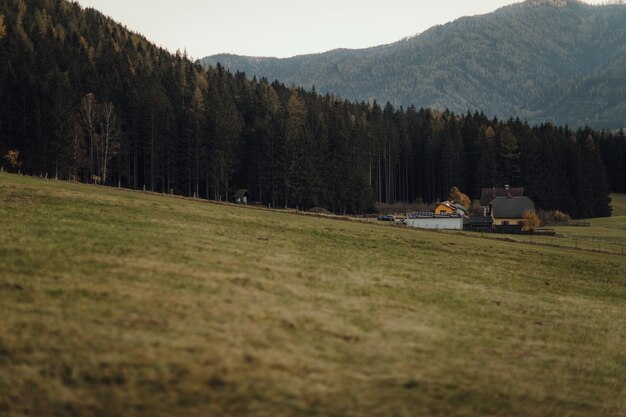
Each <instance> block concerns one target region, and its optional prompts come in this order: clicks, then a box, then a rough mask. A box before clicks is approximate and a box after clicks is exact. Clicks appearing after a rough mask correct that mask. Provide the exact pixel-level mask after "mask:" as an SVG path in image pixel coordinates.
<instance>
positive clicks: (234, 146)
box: [0, 0, 626, 217]
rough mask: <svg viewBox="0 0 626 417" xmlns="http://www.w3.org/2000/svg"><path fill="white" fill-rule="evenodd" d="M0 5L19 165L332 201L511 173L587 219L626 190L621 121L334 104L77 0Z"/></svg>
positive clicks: (172, 188) (5, 91) (475, 190)
mask: <svg viewBox="0 0 626 417" xmlns="http://www.w3.org/2000/svg"><path fill="white" fill-rule="evenodd" d="M0 4H1V5H2V7H1V8H0V13H1V14H2V15H3V18H2V20H0V23H2V22H3V24H0V28H4V29H3V32H4V33H3V32H0V34H3V35H4V36H3V37H2V39H0V62H2V64H1V65H0V95H1V97H2V98H3V100H1V101H0V153H2V155H5V154H6V153H7V152H9V151H16V152H19V158H20V163H21V164H23V165H22V166H21V171H22V172H26V173H32V174H48V175H50V176H55V177H58V178H65V179H74V180H78V181H82V182H97V183H101V184H106V185H120V186H123V187H128V188H134V189H141V188H145V189H147V190H151V191H155V192H163V193H175V194H180V195H185V196H195V197H198V198H206V199H214V200H228V199H229V198H231V196H232V193H233V192H234V191H236V190H237V189H239V188H246V189H248V190H249V192H250V193H251V195H252V199H253V200H255V201H258V202H259V203H261V204H264V205H270V206H273V207H297V208H299V209H309V208H312V207H324V208H326V209H329V210H331V211H333V212H336V213H346V212H349V213H363V212H367V211H370V210H372V208H373V206H374V204H375V203H376V202H385V203H395V202H399V201H415V200H418V199H420V200H422V201H427V202H430V201H436V200H438V199H444V198H445V197H446V196H447V195H448V192H449V190H450V189H451V188H452V187H453V186H458V187H459V188H460V189H461V190H463V191H464V192H466V193H467V194H470V195H471V196H477V195H479V194H480V189H481V188H482V187H492V186H502V185H504V184H509V185H511V186H522V187H524V188H526V190H527V195H529V196H530V197H531V198H533V199H534V200H535V202H536V203H537V205H538V206H539V207H542V208H545V209H559V210H562V211H566V212H567V213H569V214H571V215H572V216H574V217H594V216H604V215H608V214H609V213H610V208H609V202H610V200H609V193H610V187H609V184H610V186H612V187H613V190H614V191H623V187H624V186H625V181H624V179H625V171H624V164H621V163H620V162H619V161H620V160H619V158H622V159H621V160H623V158H624V155H625V152H626V145H625V143H626V142H625V140H624V135H623V132H620V133H619V134H614V133H610V132H596V131H593V130H591V129H578V130H575V131H574V130H571V129H569V128H567V127H558V126H554V125H551V124H544V125H541V126H529V125H528V124H527V123H525V122H522V121H520V120H513V119H511V120H508V121H500V120H497V119H489V118H487V117H486V116H485V115H484V114H482V113H480V112H474V113H469V112H468V113H467V114H464V115H456V114H454V113H451V112H449V111H435V110H430V109H417V108H415V107H414V106H410V107H408V108H402V107H400V108H395V107H394V106H392V105H391V104H386V105H384V106H383V105H380V104H378V103H376V102H373V103H366V102H356V101H347V100H342V99H341V98H339V97H336V96H333V95H329V94H326V95H320V94H318V93H317V92H316V91H315V89H312V90H305V89H303V88H299V87H296V86H285V85H284V84H281V83H279V82H277V81H275V82H269V81H268V80H266V79H256V78H252V79H248V78H247V77H246V75H245V74H244V73H235V74H232V73H230V72H229V71H226V70H225V69H224V68H222V67H221V66H219V65H217V66H216V67H211V68H208V69H204V68H203V67H202V66H200V65H199V64H198V63H195V62H192V61H191V60H190V59H189V58H188V57H187V56H186V54H185V53H180V52H177V53H176V54H170V53H168V52H167V51H165V50H163V49H160V48H157V47H155V46H154V45H152V44H150V43H149V42H148V41H147V40H146V39H145V38H143V37H142V36H140V35H138V34H135V33H132V32H130V31H129V30H127V29H126V28H124V27H123V26H121V25H119V24H117V23H115V22H113V21H112V20H111V19H108V18H106V17H105V16H103V15H102V14H100V13H98V12H97V11H95V10H92V9H86V10H83V9H82V8H81V7H80V6H78V4H76V3H72V2H68V1H65V0H32V1H29V2H25V1H24V0H3V1H2V3H0ZM620 155H621V156H620ZM603 158H604V161H603ZM7 161H8V160H3V162H2V163H3V164H4V165H5V167H6V168H7V169H9V168H10V166H9V165H8V162H7ZM605 161H606V162H605ZM607 169H609V172H608V173H607ZM620 187H621V188H620Z"/></svg>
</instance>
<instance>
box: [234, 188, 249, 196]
mask: <svg viewBox="0 0 626 417" xmlns="http://www.w3.org/2000/svg"><path fill="white" fill-rule="evenodd" d="M246 194H248V196H249V195H250V193H249V192H248V190H246V189H245V188H242V189H240V190H237V192H236V193H235V198H243V196H244V195H246Z"/></svg>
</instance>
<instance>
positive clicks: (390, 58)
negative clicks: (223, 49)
mask: <svg viewBox="0 0 626 417" xmlns="http://www.w3.org/2000/svg"><path fill="white" fill-rule="evenodd" d="M201 62H203V63H204V64H208V65H215V64H216V63H218V62H220V63H221V64H222V65H223V66H224V67H226V68H228V69H230V70H231V71H244V72H245V73H246V74H248V75H249V76H252V75H253V74H256V75H257V76H264V77H267V78H268V79H270V80H274V79H278V80H279V81H281V82H285V83H287V84H290V83H295V84H296V85H303V86H308V87H310V86H311V85H315V87H316V88H317V90H318V91H320V92H322V93H325V92H331V93H336V94H340V95H341V96H343V97H346V98H349V99H358V100H361V99H365V100H370V101H372V100H378V101H380V102H386V101H390V102H391V103H392V104H394V105H396V106H399V105H403V106H404V107H407V106H409V105H411V104H414V105H416V106H418V107H420V106H421V107H429V108H437V109H449V110H451V111H455V112H457V113H458V112H460V113H464V112H466V111H467V110H473V109H481V110H483V111H484V112H485V114H487V115H488V116H490V117H492V116H493V115H497V116H498V117H500V118H508V117H511V116H513V117H521V118H524V119H527V120H530V121H531V122H533V123H543V122H545V121H552V122H556V123H557V124H568V125H570V126H574V127H579V126H580V127H584V126H587V125H589V126H592V127H595V128H609V129H619V128H622V127H626V126H625V124H626V122H625V121H624V120H625V119H626V107H625V106H624V104H623V103H625V102H626V90H625V89H624V85H625V84H626V73H625V72H624V68H626V6H624V5H619V4H612V5H606V6H590V5H587V4H585V3H582V2H580V1H578V0H563V1H552V0H546V1H537V0H528V1H526V2H524V3H521V4H515V5H512V6H508V7H504V8H502V9H500V10H497V11H496V12H494V13H491V14H487V15H482V16H473V17H465V18H462V19H459V20H457V21H455V22H452V23H449V24H446V25H443V26H436V27H433V28H431V29H430V30H428V31H426V32H424V33H422V34H420V35H418V36H414V37H411V38H408V39H405V40H402V41H400V42H397V43H394V44H390V45H384V46H379V47H374V48H369V49H363V50H335V51H331V52H328V53H323V54H316V55H305V56H298V57H294V58H289V59H274V58H249V57H240V56H233V55H216V56H212V57H208V58H205V59H204V60H202V61H201Z"/></svg>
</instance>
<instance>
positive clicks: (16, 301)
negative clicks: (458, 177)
mask: <svg viewBox="0 0 626 417" xmlns="http://www.w3.org/2000/svg"><path fill="white" fill-rule="evenodd" d="M0 228H1V230H2V233H0V259H2V260H3V262H2V268H1V269H0V317H1V318H2V319H1V320H0V415H7V416H55V415H59V416H61V415H62V416H120V415H142V416H143V415H146V416H172V415H185V416H362V415H368V416H385V417H387V416H418V415H432V416H488V415H492V416H500V415H502V416H504V415H506V416H542V417H543V416H555V417H556V416H564V415H567V416H572V417H576V416H581V417H582V416H622V415H624V414H625V412H626V390H625V384H624V375H626V354H625V351H624V346H625V345H626V334H625V329H626V303H625V302H624V300H626V276H625V274H624V271H625V270H626V257H623V256H618V255H613V254H608V253H595V252H592V251H587V250H580V249H579V250H574V249H567V248H559V247H548V246H545V247H544V246H537V245H529V244H524V243H517V242H509V241H498V240H494V239H480V238H476V237H473V236H465V235H463V234H451V233H437V232H426V231H417V230H411V229H407V228H399V227H384V226H380V225H376V224H368V223H361V222H348V221H337V220H332V219H324V218H318V217H310V216H298V215H293V214H289V213H280V212H274V211H268V210H261V209H251V208H241V207H234V206H228V205H219V204H210V203H207V202H202V201H198V200H189V199H182V198H175V197H166V196H161V195H156V194H150V193H139V192H132V191H124V190H117V189H110V188H104V187H96V186H88V185H81V184H71V183H65V182H57V181H45V180H37V179H32V178H27V177H21V176H14V175H8V174H0ZM607 230H609V228H607Z"/></svg>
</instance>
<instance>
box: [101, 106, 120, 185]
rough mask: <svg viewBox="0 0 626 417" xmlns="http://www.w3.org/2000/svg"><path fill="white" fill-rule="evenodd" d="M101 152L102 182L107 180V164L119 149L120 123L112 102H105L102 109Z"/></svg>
mask: <svg viewBox="0 0 626 417" xmlns="http://www.w3.org/2000/svg"><path fill="white" fill-rule="evenodd" d="M100 113H101V121H100V122H101V132H102V134H101V138H100V141H99V142H100V143H99V145H100V150H99V151H100V152H99V153H100V154H101V155H102V160H101V161H100V162H101V170H100V174H101V175H100V177H101V178H102V184H106V182H107V165H108V163H109V161H110V159H111V157H112V156H113V155H115V154H116V153H117V151H118V149H119V140H120V135H121V131H120V125H119V122H118V119H117V115H116V114H115V108H114V107H113V104H112V103H104V104H103V105H102V109H101V112H100Z"/></svg>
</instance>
